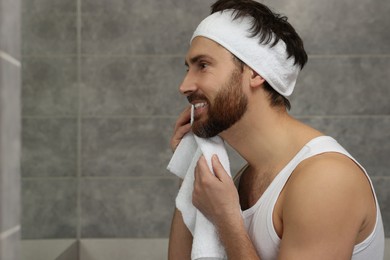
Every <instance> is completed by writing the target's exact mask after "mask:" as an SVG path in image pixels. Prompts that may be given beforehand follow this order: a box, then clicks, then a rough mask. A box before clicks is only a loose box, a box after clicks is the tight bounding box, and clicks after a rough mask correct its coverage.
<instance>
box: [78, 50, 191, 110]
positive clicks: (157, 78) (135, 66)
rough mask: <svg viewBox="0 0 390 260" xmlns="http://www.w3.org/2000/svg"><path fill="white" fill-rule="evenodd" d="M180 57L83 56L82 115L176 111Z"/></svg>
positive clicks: (181, 100) (180, 103)
mask: <svg viewBox="0 0 390 260" xmlns="http://www.w3.org/2000/svg"><path fill="white" fill-rule="evenodd" d="M184 75H185V66H184V57H183V58H180V57H178V58H175V57H149V56H145V57H128V58H120V57H117V58H89V57H87V58H84V59H83V63H82V82H83V86H82V89H81V91H82V97H81V98H82V112H83V114H84V115H130V116H132V115H174V116H176V115H178V114H179V112H181V111H182V110H183V109H184V107H185V106H187V105H188V102H187V100H186V99H185V97H184V96H182V95H181V94H180V93H179V85H180V83H181V81H182V79H183V78H184Z"/></svg>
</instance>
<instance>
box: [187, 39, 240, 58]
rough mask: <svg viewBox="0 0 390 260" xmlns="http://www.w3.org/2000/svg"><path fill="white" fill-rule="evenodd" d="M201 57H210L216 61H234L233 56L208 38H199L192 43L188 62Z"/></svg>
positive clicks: (188, 53)
mask: <svg viewBox="0 0 390 260" xmlns="http://www.w3.org/2000/svg"><path fill="white" fill-rule="evenodd" d="M200 55H204V56H210V57H211V58H213V59H215V60H224V59H232V54H231V53H230V52H229V51H228V50H227V49H225V48H224V47H222V46H221V45H220V44H218V43H216V42H215V41H213V40H210V39H208V38H206V37H202V36H197V37H195V38H194V39H193V40H192V42H191V46H190V49H189V50H188V52H187V56H186V61H190V60H191V59H192V58H193V57H196V56H200Z"/></svg>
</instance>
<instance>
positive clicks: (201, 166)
mask: <svg viewBox="0 0 390 260" xmlns="http://www.w3.org/2000/svg"><path fill="white" fill-rule="evenodd" d="M197 167H198V172H199V173H198V175H199V176H198V177H199V178H207V177H209V176H214V174H213V173H212V172H211V170H210V168H209V166H208V165H207V161H206V158H205V157H204V155H202V156H200V157H199V160H198V163H197Z"/></svg>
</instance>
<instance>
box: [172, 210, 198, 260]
mask: <svg viewBox="0 0 390 260" xmlns="http://www.w3.org/2000/svg"><path fill="white" fill-rule="evenodd" d="M191 247H192V235H191V233H190V231H189V230H188V229H187V227H186V225H185V224H184V222H183V217H182V215H181V213H180V211H179V210H177V209H175V213H174V214H173V219H172V225H171V232H170V235H169V246H168V260H186V259H191Z"/></svg>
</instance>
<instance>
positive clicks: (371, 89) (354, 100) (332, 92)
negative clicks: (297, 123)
mask: <svg viewBox="0 0 390 260" xmlns="http://www.w3.org/2000/svg"><path fill="white" fill-rule="evenodd" d="M389 81H390V58H380V57H377V58H373V57H371V58H370V57H361V58H347V57H332V58H311V59H310V60H309V63H308V64H307V67H305V68H304V69H303V71H302V72H301V75H300V78H299V80H298V83H297V86H296V89H295V93H294V95H293V96H292V97H291V105H292V113H293V114H295V115H384V114H390V102H388V97H390V88H389V83H388V82H389Z"/></svg>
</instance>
